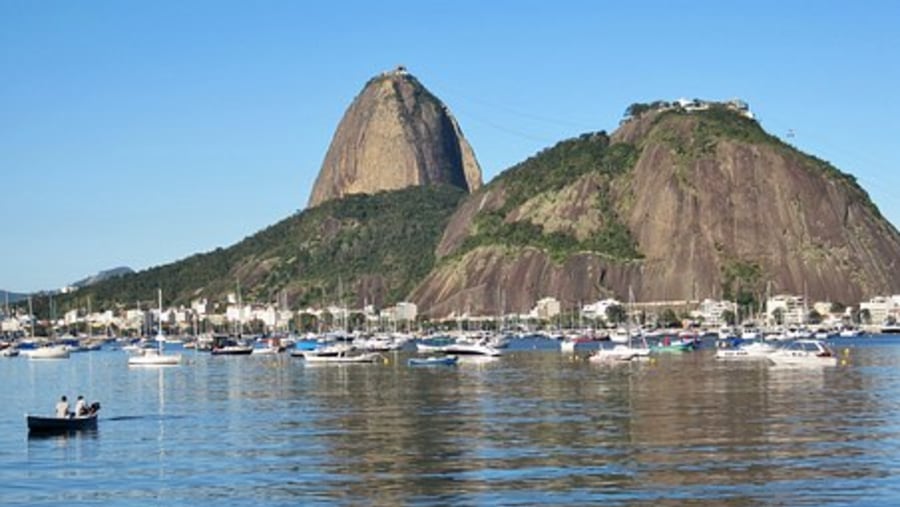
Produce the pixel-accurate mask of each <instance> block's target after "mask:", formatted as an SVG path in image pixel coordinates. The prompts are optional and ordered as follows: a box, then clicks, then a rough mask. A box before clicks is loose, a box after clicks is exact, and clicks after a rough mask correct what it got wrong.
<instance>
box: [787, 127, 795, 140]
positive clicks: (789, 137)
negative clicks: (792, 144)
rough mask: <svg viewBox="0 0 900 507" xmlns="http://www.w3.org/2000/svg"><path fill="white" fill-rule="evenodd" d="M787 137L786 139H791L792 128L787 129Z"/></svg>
mask: <svg viewBox="0 0 900 507" xmlns="http://www.w3.org/2000/svg"><path fill="white" fill-rule="evenodd" d="M787 137H788V139H792V138H793V137H794V129H788V131H787Z"/></svg>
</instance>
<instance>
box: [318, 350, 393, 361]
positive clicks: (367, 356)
mask: <svg viewBox="0 0 900 507" xmlns="http://www.w3.org/2000/svg"><path fill="white" fill-rule="evenodd" d="M379 359H382V356H381V354H379V353H377V352H362V353H355V352H352V351H349V350H347V351H341V352H338V353H337V354H330V353H328V354H317V353H315V352H305V353H304V354H303V360H304V361H306V362H307V363H310V364H328V363H374V362H375V361H377V360H379Z"/></svg>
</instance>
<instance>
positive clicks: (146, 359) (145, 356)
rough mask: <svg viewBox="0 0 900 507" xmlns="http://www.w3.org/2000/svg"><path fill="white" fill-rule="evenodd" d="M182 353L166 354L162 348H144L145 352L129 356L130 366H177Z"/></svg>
mask: <svg viewBox="0 0 900 507" xmlns="http://www.w3.org/2000/svg"><path fill="white" fill-rule="evenodd" d="M179 364H181V354H165V353H163V352H162V351H161V350H154V349H143V353H142V354H140V355H136V356H131V357H129V358H128V366H176V365H179Z"/></svg>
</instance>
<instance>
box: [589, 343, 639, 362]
mask: <svg viewBox="0 0 900 507" xmlns="http://www.w3.org/2000/svg"><path fill="white" fill-rule="evenodd" d="M649 355H650V348H648V347H630V346H628V345H622V344H618V345H616V346H614V347H612V348H601V349H600V350H598V351H597V352H594V353H593V354H591V356H590V357H589V358H588V361H590V362H592V363H610V362H621V361H631V360H632V359H640V358H642V357H647V356H649Z"/></svg>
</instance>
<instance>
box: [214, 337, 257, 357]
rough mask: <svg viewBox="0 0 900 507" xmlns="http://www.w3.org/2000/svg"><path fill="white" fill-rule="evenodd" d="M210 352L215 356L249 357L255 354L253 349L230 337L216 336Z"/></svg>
mask: <svg viewBox="0 0 900 507" xmlns="http://www.w3.org/2000/svg"><path fill="white" fill-rule="evenodd" d="M209 352H210V354H212V355H214V356H247V355H250V354H252V353H253V347H252V346H250V345H246V344H244V343H242V342H239V341H238V340H235V339H232V338H231V337H229V336H216V337H214V338H213V345H212V348H211V349H209Z"/></svg>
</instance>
